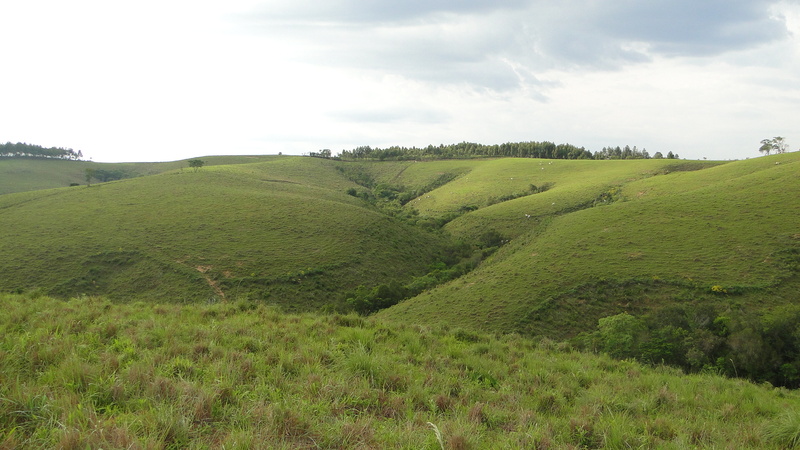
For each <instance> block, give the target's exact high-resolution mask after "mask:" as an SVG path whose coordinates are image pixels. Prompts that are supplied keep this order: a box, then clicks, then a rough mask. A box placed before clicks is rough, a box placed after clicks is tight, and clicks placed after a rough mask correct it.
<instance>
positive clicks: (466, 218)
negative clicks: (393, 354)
mask: <svg viewBox="0 0 800 450" xmlns="http://www.w3.org/2000/svg"><path fill="white" fill-rule="evenodd" d="M220 158H221V159H220V160H219V161H216V162H219V163H222V162H232V163H237V164H236V165H216V166H210V167H205V168H203V169H202V170H200V171H198V172H196V173H195V172H194V171H191V170H188V169H177V170H172V171H165V172H162V173H159V174H156V175H152V176H146V177H138V178H133V179H129V180H124V181H120V182H112V183H105V184H100V185H97V186H92V187H91V188H86V187H85V186H81V187H78V188H68V189H67V188H65V189H55V190H43V191H37V192H25V193H17V194H10V195H3V196H0V226H3V227H4V228H5V229H8V230H11V231H10V233H9V235H8V239H6V240H5V241H3V243H2V245H0V257H1V258H2V259H1V260H0V261H2V262H0V270H2V271H3V273H4V274H5V275H4V277H3V278H2V279H0V289H5V290H14V289H25V288H31V287H40V288H42V289H44V291H45V292H48V293H51V294H56V295H64V296H69V295H76V294H81V293H88V294H106V295H110V296H111V297H112V298H138V299H160V300H172V301H183V300H186V301H195V300H207V299H209V298H222V297H223V296H224V297H225V298H228V299H231V298H238V297H248V298H251V299H254V300H266V301H267V302H271V303H279V304H281V305H283V306H286V307H290V308H299V309H314V308H318V307H320V306H322V305H325V304H328V303H331V302H336V301H340V300H341V298H342V296H343V295H344V292H346V291H348V290H352V289H353V288H354V287H356V286H358V285H359V284H364V285H367V286H377V285H378V284H381V283H388V282H390V281H392V280H395V281H398V282H400V283H407V282H409V281H410V280H412V278H413V277H415V276H421V275H423V274H424V273H425V272H426V271H428V270H429V268H430V266H431V264H432V263H434V262H437V261H439V260H440V259H442V258H443V255H444V254H445V253H446V252H447V248H448V246H449V239H448V237H447V236H445V235H443V234H441V233H437V232H431V231H429V229H430V227H429V226H420V225H418V226H413V225H412V223H413V222H414V221H417V222H418V224H430V223H432V222H431V221H433V222H436V221H438V223H443V222H446V225H445V226H444V230H445V231H446V232H447V234H449V235H450V236H452V237H453V238H455V239H461V240H463V241H466V242H468V243H472V244H478V245H484V246H488V245H489V244H480V243H481V242H482V241H481V239H482V236H484V235H486V233H487V232H493V233H495V234H496V235H497V236H500V237H501V238H502V239H503V240H504V241H505V242H507V243H506V244H505V245H504V246H503V247H502V248H500V249H499V250H498V251H497V252H496V253H494V254H493V255H492V256H491V257H490V258H489V259H487V260H485V261H483V263H482V264H481V265H480V267H479V268H478V269H477V270H475V271H473V272H471V273H469V274H468V275H466V276H464V277H461V278H459V279H457V280H455V281H452V282H450V283H448V284H445V285H442V286H439V287H438V288H435V289H433V290H430V291H427V292H424V293H423V294H421V295H420V296H418V297H416V298H413V299H409V300H407V301H404V302H403V303H402V304H400V305H397V306H396V307H393V308H391V309H389V310H386V311H383V312H382V313H381V317H383V318H387V319H391V320H400V321H413V322H416V323H442V322H444V323H451V324H457V325H459V326H462V327H465V328H469V329H480V330H491V331H496V332H508V331H516V332H521V333H525V334H534V335H536V334H541V335H546V336H550V337H554V338H559V339H561V338H567V337H571V336H575V335H576V334H578V333H580V332H581V331H586V330H591V329H594V327H596V325H597V320H598V319H599V318H601V317H605V316H610V315H614V314H618V313H621V312H631V313H634V314H639V315H641V314H645V313H648V312H651V311H654V310H657V309H659V308H661V307H663V306H670V305H675V304H690V305H699V304H711V305H713V306H714V307H716V308H718V309H722V310H724V309H725V308H727V309H759V310H760V309H764V310H767V309H770V308H772V307H775V306H779V305H782V304H788V303H791V302H793V301H795V300H796V294H795V292H796V288H797V284H798V280H797V277H796V273H797V261H796V260H797V257H796V252H797V251H798V247H800V239H798V234H797V233H798V229H800V223H799V221H800V219H799V218H800V214H798V212H800V211H799V210H798V208H800V202H799V201H798V196H797V192H798V179H797V173H798V170H797V168H798V164H797V163H798V156H797V154H792V153H789V154H784V155H775V156H772V157H767V158H758V159H753V160H747V161H737V162H730V163H721V162H706V161H675V160H630V161H619V160H618V161H580V160H577V161H565V160H537V159H522V158H516V159H510V158H509V159H474V160H445V161H426V162H413V161H404V162H359V163H356V162H341V161H331V160H323V159H316V158H292V157H281V158H279V157H268V158H266V159H265V160H263V161H262V162H254V163H246V162H247V161H248V160H247V159H245V158H244V157H230V158H229V159H222V158H223V157H220ZM209 159H210V158H209ZM258 161H261V159H258ZM42 162H45V163H50V161H42ZM53 162H55V163H60V162H58V161H53ZM66 163H69V162H66ZM69 164H80V163H75V162H72V163H69ZM164 164H167V163H164ZM169 164H173V166H170V167H180V163H169ZM153 167H159V169H158V170H161V169H164V170H166V168H167V166H153ZM142 170H143V169H142ZM153 170H154V171H156V169H155V168H154V169H153ZM356 182H358V183H360V184H361V185H360V186H359V185H358V184H356ZM366 190H370V191H371V192H372V193H371V194H370V195H373V196H374V197H375V198H377V200H378V206H380V205H381V204H383V205H387V204H389V205H393V206H392V208H394V209H391V208H390V209H385V208H383V209H382V208H380V207H376V206H373V205H370V204H368V203H367V202H365V201H363V200H361V199H360V198H358V197H354V196H353V195H347V194H346V192H348V191H351V194H355V195H361V194H362V193H363V191H366ZM415 196H416V197H415ZM364 198H366V196H364ZM393 198H394V200H392V199H393ZM400 199H404V200H403V201H406V200H409V201H408V202H407V203H405V204H404V206H400V203H401V201H400ZM381 202H384V203H381ZM398 210H404V211H406V212H407V213H408V216H409V217H411V218H412V219H410V220H400V219H399V218H393V217H390V215H391V214H394V215H396V211H398ZM412 210H414V211H416V212H417V213H418V214H417V215H414V214H411V212H412ZM387 211H388V214H387ZM491 251H492V249H491V248H487V249H485V253H486V254H488V253H491Z"/></svg>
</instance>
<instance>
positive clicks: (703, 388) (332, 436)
mask: <svg viewBox="0 0 800 450" xmlns="http://www.w3.org/2000/svg"><path fill="white" fill-rule="evenodd" d="M0 302H1V303H2V305H3V308H4V314H3V315H2V316H0V447H2V448H87V447H88V448H101V447H102V448H253V447H268V448H317V447H323V448H428V449H439V448H447V449H463V448H599V447H611V448H625V447H647V448H654V447H667V448H689V447H708V448H730V447H736V448H783V447H787V446H794V445H796V442H797V439H796V436H797V434H796V426H797V420H796V419H797V417H796V414H794V415H791V414H788V413H787V411H794V410H796V409H797V408H798V407H800V396H798V395H797V394H796V393H794V392H790V391H786V390H782V389H773V388H770V387H767V386H758V385H754V384H751V383H747V382H744V381H740V380H727V379H723V378H720V377H716V376H713V375H692V376H682V375H681V374H680V373H678V372H676V371H675V370H672V369H667V368H656V369H652V368H647V367H644V366H641V365H639V364H637V363H634V362H631V361H613V360H611V359H609V358H607V357H602V356H596V355H590V354H583V353H578V352H573V351H570V350H569V349H568V348H562V347H561V346H559V345H555V344H553V343H551V342H549V341H541V342H536V341H533V340H530V339H527V338H523V337H521V336H518V335H505V336H500V337H495V336H492V335H486V334H482V333H476V332H472V331H465V330H461V329H452V330H450V329H448V328H446V327H445V328H443V327H422V326H415V325H409V324H392V323H388V322H381V321H376V320H374V319H364V318H360V317H357V316H350V315H348V316H342V315H330V316H318V315H311V314H303V315H296V314H286V315H285V314H281V313H278V312H277V311H276V310H275V309H273V308H270V307H267V306H264V305H262V304H253V303H251V302H247V301H238V302H229V303H225V304H222V303H220V304H205V305H199V304H198V305H176V304H148V303H127V304H118V303H110V302H109V301H107V300H104V299H102V298H97V297H81V298H75V299H72V300H69V301H62V300H56V299H52V298H49V297H45V296H38V297H33V296H25V295H3V296H2V297H0ZM431 424H433V425H435V426H431Z"/></svg>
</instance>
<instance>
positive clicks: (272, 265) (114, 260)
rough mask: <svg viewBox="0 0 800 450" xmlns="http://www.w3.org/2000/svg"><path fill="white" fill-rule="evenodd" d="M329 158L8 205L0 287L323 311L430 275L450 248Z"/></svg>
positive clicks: (178, 173) (53, 192)
mask: <svg viewBox="0 0 800 450" xmlns="http://www.w3.org/2000/svg"><path fill="white" fill-rule="evenodd" d="M351 186H354V184H353V183H352V182H350V181H348V180H347V179H345V178H344V177H343V176H342V175H341V173H340V172H339V171H337V170H335V169H334V165H333V164H332V162H330V161H325V160H321V159H312V158H300V157H295V158H291V157H286V158H273V159H271V160H268V161H266V162H260V163H252V164H238V165H217V166H210V167H204V168H202V169H201V170H199V171H197V172H194V171H191V170H172V171H167V172H163V173H160V174H157V175H151V176H146V177H138V178H132V179H126V180H120V181H114V182H109V183H101V184H95V185H92V186H91V187H87V186H80V187H71V188H60V189H50V190H38V191H30V192H23V193H16V194H6V195H3V196H0V227H2V228H3V229H5V230H8V231H7V232H6V234H5V237H4V239H3V240H2V243H1V244H0V261H2V262H0V272H2V273H3V276H2V278H0V288H2V289H4V290H24V289H31V288H39V289H41V290H43V291H44V292H47V293H50V294H53V295H59V296H72V295H80V294H90V295H91V294H104V295H108V296H109V297H111V298H114V299H118V300H122V299H128V300H131V299H137V300H158V301H198V300H202V301H206V300H209V299H217V300H219V299H224V298H244V297H251V298H253V299H254V300H266V301H268V302H271V303H277V304H280V305H282V306H283V307H285V308H287V309H288V310H309V309H316V308H319V307H321V306H323V305H324V304H326V303H329V302H330V301H331V299H336V300H338V299H339V297H341V295H342V294H343V292H345V291H346V290H349V289H353V288H355V287H356V286H358V285H359V284H362V283H370V282H371V281H373V280H381V281H382V282H388V281H391V280H400V281H404V280H406V279H408V278H410V277H411V276H412V275H420V274H422V273H425V271H426V268H427V266H428V265H430V264H432V263H433V262H435V261H437V260H438V259H439V258H440V257H441V255H440V254H441V252H442V251H443V250H444V248H445V246H446V244H447V242H446V239H443V238H442V237H441V236H440V235H435V234H433V233H431V232H427V231H424V230H421V229H418V228H415V227H412V226H410V225H408V224H404V223H401V222H398V221H396V220H394V219H392V218H390V217H387V216H386V215H384V214H382V213H381V212H380V211H378V210H376V209H375V208H373V207H372V206H370V205H369V204H366V203H364V202H362V201H361V200H358V199H356V198H354V197H352V196H349V195H347V194H346V193H345V191H346V189H347V188H348V187H351Z"/></svg>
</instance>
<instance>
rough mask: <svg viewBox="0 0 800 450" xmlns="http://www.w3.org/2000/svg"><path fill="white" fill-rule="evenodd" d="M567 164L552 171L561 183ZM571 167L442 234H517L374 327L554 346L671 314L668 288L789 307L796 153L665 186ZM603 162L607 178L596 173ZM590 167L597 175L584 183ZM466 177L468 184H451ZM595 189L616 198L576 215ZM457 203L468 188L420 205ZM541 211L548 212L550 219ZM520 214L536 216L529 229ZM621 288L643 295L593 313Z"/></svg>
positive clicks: (660, 180)
mask: <svg viewBox="0 0 800 450" xmlns="http://www.w3.org/2000/svg"><path fill="white" fill-rule="evenodd" d="M512 162H513V161H512ZM571 163H572V162H571V161H564V162H562V161H556V162H554V163H553V165H552V166H556V167H557V166H559V165H561V166H564V169H556V170H563V171H564V172H570V170H573V167H572V166H571ZM575 163H576V166H575V167H574V171H575V177H576V178H577V179H575V180H572V178H569V179H564V180H561V181H559V180H558V179H557V178H553V179H554V180H556V181H555V183H554V187H553V188H552V189H550V190H548V191H546V192H544V193H539V194H534V195H531V196H528V197H523V198H520V199H516V200H512V201H509V202H504V203H501V204H496V205H493V206H489V207H485V208H481V209H478V210H477V211H474V212H470V213H468V214H466V215H464V216H462V217H461V218H460V219H457V220H456V221H454V222H452V223H451V224H449V225H448V229H452V231H453V233H455V234H461V233H468V232H469V231H466V229H472V230H484V229H486V228H487V227H490V226H491V227H493V228H495V229H498V230H508V229H509V225H508V224H509V223H513V224H514V225H515V226H516V227H517V231H516V232H514V233H511V232H508V231H505V232H506V233H507V234H508V235H510V237H512V238H513V239H512V240H511V242H510V243H509V244H507V245H506V246H505V247H503V248H502V249H501V250H500V251H498V252H497V253H496V254H495V255H494V256H493V257H492V258H491V259H489V260H487V261H486V262H484V263H483V265H482V266H481V267H480V268H479V269H477V270H475V271H474V272H472V273H470V274H468V275H466V276H464V277H462V278H460V279H458V280H456V281H453V282H451V283H449V284H447V285H444V286H441V287H439V288H436V289H434V290H432V291H429V292H426V293H423V294H422V295H420V296H419V297H417V298H414V299H411V300H409V301H406V302H403V303H401V304H399V305H397V306H395V307H393V308H391V309H389V310H386V311H383V312H381V313H380V314H381V317H383V318H386V319H392V320H401V321H412V322H420V323H437V322H444V323H451V324H457V325H459V326H464V327H468V328H473V329H488V330H494V331H498V332H503V331H518V332H524V333H532V334H545V335H550V336H554V337H558V338H563V337H566V336H570V335H574V334H576V333H577V332H580V331H585V330H587V329H591V328H592V327H593V326H594V325H595V324H596V323H597V319H599V318H600V317H604V316H606V315H612V314H617V313H619V312H622V311H625V310H632V309H635V308H640V310H641V309H646V308H656V307H659V306H665V305H667V304H670V303H674V302H675V299H673V298H670V295H672V294H673V293H674V291H672V290H671V289H682V290H684V291H685V292H684V294H685V295H688V296H690V297H694V298H696V299H698V300H701V299H703V298H704V297H709V296H710V295H711V294H712V292H711V288H712V287H713V286H722V287H723V288H728V289H726V290H729V291H731V292H735V293H736V294H737V295H736V296H734V297H733V298H731V297H728V298H729V299H730V300H726V301H733V300H737V301H738V302H739V303H740V304H744V305H750V307H751V308H763V307H765V306H774V305H776V304H780V303H786V302H793V301H796V295H790V293H791V292H796V291H795V290H794V287H795V286H796V282H794V281H792V280H793V278H792V277H793V276H794V275H795V274H796V269H793V268H791V266H790V265H787V264H786V262H785V261H784V260H783V259H782V256H781V255H783V254H784V252H787V251H791V250H792V249H797V248H798V247H800V235H798V234H797V233H798V230H800V201H799V199H800V197H798V196H797V192H798V189H797V188H798V184H797V183H798V178H797V171H798V166H799V165H800V164H799V163H800V158H798V155H797V154H785V155H779V156H775V157H771V158H760V159H758V160H748V161H739V162H732V163H728V164H724V165H718V166H715V167H709V168H705V169H704V170H697V171H689V172H687V171H679V172H672V173H669V174H667V175H654V174H655V173H657V172H658V169H659V168H661V169H663V168H664V167H663V166H662V164H663V162H655V161H630V162H629V161H608V162H606V161H586V162H583V161H577V162H575ZM577 163H580V164H577ZM605 163H609V164H608V166H602V167H607V168H609V169H611V168H613V169H614V170H608V171H606V170H601V169H600V168H599V167H601V164H605ZM651 163H657V164H651ZM776 163H777V164H776ZM527 164H531V163H527ZM584 164H585V169H586V171H581V167H583V165H584ZM627 164H630V166H629V167H628V166H627ZM672 164H674V163H672ZM536 165H538V163H536ZM552 166H548V168H547V169H546V170H545V171H547V170H549V169H550V167H552ZM592 168H596V170H597V173H592V174H589V173H588V171H589V170H590V169H592ZM623 168H626V169H632V170H628V172H627V173H625V172H623V171H622V169H623ZM645 169H647V170H645ZM684 169H685V168H684ZM614 173H616V175H613V176H612V174H614ZM636 174H639V175H638V176H636ZM495 176H497V174H495ZM562 176H564V177H565V176H566V175H562ZM468 178H472V174H471V173H470V174H468V175H464V176H462V177H461V178H460V179H459V180H457V181H455V182H453V183H451V184H452V185H455V184H457V183H467V182H468V181H467V180H468ZM515 178H516V177H515ZM569 180H572V181H569ZM602 180H607V181H608V183H607V184H606V187H608V186H617V187H618V194H616V195H617V200H616V201H614V202H611V203H609V204H606V205H603V206H595V207H591V205H586V206H587V207H585V208H582V209H581V208H578V209H576V206H577V205H579V204H582V203H583V204H586V202H587V201H589V200H590V199H592V198H596V196H597V195H598V194H599V193H601V192H603V189H604V187H603V186H602V184H603V183H602V182H601V181H602ZM527 182H528V180H525V183H527ZM568 182H569V183H571V184H569V186H565V185H567V184H568ZM560 189H564V191H565V192H561V191H560ZM498 191H499V188H498ZM458 192H465V193H466V192H469V189H468V188H467V187H466V186H464V187H463V189H460V190H456V188H455V187H453V186H451V185H447V186H445V187H443V188H440V189H438V190H436V191H434V192H432V193H431V194H430V196H431V197H432V198H431V200H430V201H431V202H441V200H437V199H434V198H433V197H435V196H443V197H446V198H450V199H452V198H453V197H454V196H456V195H458ZM487 192H488V191H487ZM465 195H466V194H465ZM474 195H477V194H474ZM481 195H482V198H485V197H486V196H487V195H488V194H481ZM553 203H555V205H553ZM564 203H566V204H567V206H566V207H564V209H561V210H557V209H558V208H559V206H558V205H560V204H564ZM548 207H552V208H554V209H556V210H554V211H552V213H551V214H549V215H548V214H547V213H546V212H545V210H546V209H547V208H548ZM523 211H531V215H532V216H535V217H533V218H531V219H527V218H525V217H524V214H523ZM472 232H473V233H474V231H472ZM630 283H633V284H640V285H642V286H649V287H650V291H651V292H650V293H646V294H644V295H630V296H628V297H629V298H625V297H624V296H619V297H617V298H616V300H615V301H613V300H612V301H610V302H608V303H605V304H603V303H599V302H597V301H596V300H597V299H598V298H599V297H601V295H594V296H592V295H591V292H589V293H588V294H587V290H586V289H587V287H588V286H594V287H595V288H597V287H602V286H603V285H611V286H613V285H618V284H630ZM687 292H688V293H687ZM787 296H788V298H787Z"/></svg>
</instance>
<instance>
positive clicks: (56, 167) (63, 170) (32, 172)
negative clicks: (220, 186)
mask: <svg viewBox="0 0 800 450" xmlns="http://www.w3.org/2000/svg"><path fill="white" fill-rule="evenodd" d="M275 158H278V157H276V156H206V157H203V158H202V160H203V161H205V162H206V164H207V165H221V164H249V163H254V162H260V161H269V160H272V159H275ZM188 167H189V164H188V163H187V162H186V160H181V161H171V162H162V163H95V162H91V161H65V160H58V159H44V158H0V195H2V194H10V193H14V192H25V191H34V190H39V189H52V188H59V187H64V186H69V185H70V184H73V183H76V184H86V169H89V168H92V169H99V170H120V171H123V172H125V173H126V174H127V176H126V177H127V178H130V177H137V176H146V175H154V174H157V173H161V172H166V171H169V170H180V169H181V168H188Z"/></svg>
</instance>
